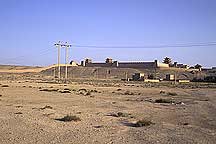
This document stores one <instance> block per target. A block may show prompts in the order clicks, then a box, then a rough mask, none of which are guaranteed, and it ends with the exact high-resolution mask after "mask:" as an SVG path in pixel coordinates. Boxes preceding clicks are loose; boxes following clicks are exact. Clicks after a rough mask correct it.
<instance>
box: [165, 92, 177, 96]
mask: <svg viewBox="0 0 216 144" xmlns="http://www.w3.org/2000/svg"><path fill="white" fill-rule="evenodd" d="M167 95H170V96H176V95H178V94H177V93H175V92H168V93H167Z"/></svg>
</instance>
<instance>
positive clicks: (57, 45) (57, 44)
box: [55, 41, 62, 80]
mask: <svg viewBox="0 0 216 144" xmlns="http://www.w3.org/2000/svg"><path fill="white" fill-rule="evenodd" d="M55 46H56V47H57V48H58V79H59V80H60V79H61V67H60V48H61V46H62V45H61V42H60V41H59V42H58V43H56V44H55Z"/></svg>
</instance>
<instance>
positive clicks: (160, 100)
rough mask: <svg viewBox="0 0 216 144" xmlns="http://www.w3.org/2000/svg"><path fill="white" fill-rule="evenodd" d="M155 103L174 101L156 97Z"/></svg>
mask: <svg viewBox="0 0 216 144" xmlns="http://www.w3.org/2000/svg"><path fill="white" fill-rule="evenodd" d="M155 103H174V101H173V100H171V99H156V100H155Z"/></svg>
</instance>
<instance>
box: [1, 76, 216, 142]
mask: <svg viewBox="0 0 216 144" xmlns="http://www.w3.org/2000/svg"><path fill="white" fill-rule="evenodd" d="M0 84H1V85H0V111H1V112H0V143H1V144H14V143H16V144H29V143H38V144H41V143H44V144H48V143H64V144H68V143H71V144H75V143H107V144H108V143H110V144H111V143H114V144H120V143H130V144H134V143H152V144H154V143H184V144H185V143H200V144H204V143H208V144H214V143H215V142H216V89H215V88H211V89H210V88H194V89H189V88H187V89H182V88H170V87H165V86H161V87H152V88H148V87H143V86H142V83H141V84H140V83H139V84H136V83H135V84H123V83H118V82H115V84H114V83H113V84H106V82H104V83H103V82H101V83H91V84H90V83H84V82H80V83H79V82H72V83H71V84H53V83H48V82H41V81H35V80H28V81H26V80H20V81H17V80H14V81H13V80H10V81H5V80H1V81H0ZM57 89H58V91H57ZM47 90H48V91H47ZM49 90H54V91H49ZM68 91H69V92H70V93H63V92H68ZM88 91H90V92H88ZM169 92H172V93H173V92H175V93H176V94H177V95H169V94H168V93H169ZM87 93H88V94H87ZM160 98H162V99H171V100H172V101H173V102H172V103H155V100H156V99H160ZM45 106H46V107H45ZM118 112H122V113H125V114H127V115H126V116H122V117H121V116H120V117H115V116H112V115H113V114H116V113H118ZM66 115H73V116H77V117H79V118H80V119H81V121H71V122H63V121H59V120H56V119H59V118H62V117H64V116H66ZM142 119H145V120H148V121H151V122H152V124H151V125H149V126H143V127H134V125H133V124H134V123H136V122H137V121H138V120H142Z"/></svg>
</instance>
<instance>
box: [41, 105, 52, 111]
mask: <svg viewBox="0 0 216 144" xmlns="http://www.w3.org/2000/svg"><path fill="white" fill-rule="evenodd" d="M52 108H53V107H51V106H49V105H46V106H45V107H43V108H40V109H41V110H44V109H52Z"/></svg>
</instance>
